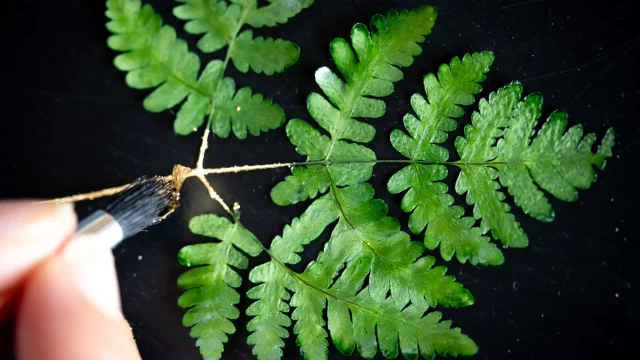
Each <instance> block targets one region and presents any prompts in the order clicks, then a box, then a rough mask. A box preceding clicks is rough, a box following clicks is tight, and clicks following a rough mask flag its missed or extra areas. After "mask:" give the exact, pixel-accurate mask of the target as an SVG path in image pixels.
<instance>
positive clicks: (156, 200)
mask: <svg viewBox="0 0 640 360" xmlns="http://www.w3.org/2000/svg"><path fill="white" fill-rule="evenodd" d="M177 203H178V191H177V190H176V189H175V187H174V185H173V183H172V182H171V181H170V180H167V179H166V178H163V177H160V176H154V177H147V176H145V177H141V178H139V179H137V180H136V181H134V182H133V183H131V184H130V185H129V186H127V188H125V189H124V190H122V191H121V192H120V193H118V194H117V195H116V197H115V198H114V199H113V201H111V202H110V203H109V204H108V205H107V206H106V207H105V208H104V210H97V211H95V212H93V213H92V214H91V215H89V216H88V217H87V218H85V219H84V220H82V221H80V222H79V223H78V229H77V230H76V233H75V236H78V235H93V236H97V237H99V241H101V242H108V243H109V244H110V246H111V248H114V247H116V246H117V245H118V244H120V242H121V241H122V240H124V239H126V238H129V237H131V236H133V235H135V234H137V233H139V232H140V231H142V230H144V229H146V228H147V227H149V226H152V225H155V224H157V223H159V222H160V221H161V220H162V219H164V217H166V216H167V215H168V214H169V213H171V212H172V211H173V209H174V208H175V207H176V206H177Z"/></svg>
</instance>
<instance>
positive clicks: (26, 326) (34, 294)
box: [16, 237, 140, 360]
mask: <svg viewBox="0 0 640 360" xmlns="http://www.w3.org/2000/svg"><path fill="white" fill-rule="evenodd" d="M16 320H17V324H16V355H17V358H18V359H19V360H36V359H49V360H62V359H64V360H86V359H96V360H111V359H113V360H134V359H140V355H139V354H138V350H137V349H136V345H135V342H134V339H133V336H132V334H131V328H130V327H129V325H128V323H127V322H126V320H125V319H124V317H123V316H122V313H121V308H120V295H119V291H118V281H117V276H116V272H115V267H114V259H113V255H112V254H111V249H110V248H108V247H106V246H105V245H101V244H100V243H99V242H98V241H97V240H96V239H94V238H91V237H81V238H78V239H74V240H73V241H72V242H71V243H70V244H69V245H68V246H67V247H66V248H65V249H64V250H63V251H62V252H61V253H60V254H59V255H58V256H56V257H53V258H51V259H50V260H48V261H47V262H46V263H44V264H43V265H42V266H41V267H40V268H38V269H37V270H36V271H35V273H34V274H33V275H32V277H31V279H30V280H28V282H27V284H26V288H25V291H24V293H23V298H22V301H21V303H20V307H19V309H18V315H17V319H16Z"/></svg>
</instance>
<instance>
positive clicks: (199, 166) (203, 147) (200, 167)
mask: <svg viewBox="0 0 640 360" xmlns="http://www.w3.org/2000/svg"><path fill="white" fill-rule="evenodd" d="M254 1H255V0H254ZM250 8H251V7H250V6H248V3H247V2H245V3H244V8H243V9H242V16H240V19H239V20H238V23H237V24H236V28H235V30H234V32H233V36H232V37H231V39H229V45H228V46H227V51H226V54H225V57H224V61H223V63H222V70H221V71H220V76H219V77H218V79H216V82H215V91H214V92H213V94H211V98H210V99H211V110H209V118H208V120H207V126H206V127H205V129H204V133H203V135H202V143H201V144H200V152H199V153H198V161H197V162H196V169H195V175H194V176H196V177H197V178H198V179H199V180H200V181H201V182H202V185H204V187H205V188H206V189H207V191H208V192H209V197H211V198H212V199H213V200H215V201H217V202H218V203H219V204H220V206H222V208H223V209H224V210H225V211H226V212H227V213H229V215H231V217H232V218H233V220H234V221H237V220H238V219H237V216H236V214H235V213H234V212H233V211H231V208H229V205H227V203H226V202H225V201H224V199H223V198H222V197H221V196H220V195H219V194H218V193H217V192H216V191H215V189H214V188H213V186H211V183H209V181H208V180H207V178H206V176H205V175H206V173H205V172H204V157H205V152H206V151H207V148H208V147H209V134H210V132H211V122H212V120H213V115H214V113H215V111H216V103H215V94H216V93H217V92H218V89H219V87H220V84H221V83H222V79H223V78H224V73H225V71H226V70H227V65H229V60H231V52H232V51H233V46H234V45H235V42H236V38H237V37H238V33H240V29H241V28H242V26H243V25H244V23H245V20H246V18H247V15H248V14H249V10H250Z"/></svg>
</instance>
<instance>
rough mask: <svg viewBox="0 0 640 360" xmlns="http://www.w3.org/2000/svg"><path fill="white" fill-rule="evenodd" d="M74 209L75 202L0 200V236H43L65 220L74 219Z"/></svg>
mask: <svg viewBox="0 0 640 360" xmlns="http://www.w3.org/2000/svg"><path fill="white" fill-rule="evenodd" d="M73 210H74V209H73V203H66V204H53V203H34V202H32V201H24V200H16V201H3V202H0V236H2V237H7V236H11V235H13V234H19V235H20V237H21V238H31V237H38V236H41V235H42V234H43V233H47V232H51V231H52V229H56V228H58V227H59V226H60V223H62V222H64V221H65V220H67V221H68V220H69V219H70V218H71V219H73V218H74V217H75V214H74V211H73Z"/></svg>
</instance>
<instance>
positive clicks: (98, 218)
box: [75, 210, 124, 247]
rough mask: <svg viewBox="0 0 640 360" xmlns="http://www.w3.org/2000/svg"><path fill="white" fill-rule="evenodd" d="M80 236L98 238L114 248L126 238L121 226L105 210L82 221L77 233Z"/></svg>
mask: <svg viewBox="0 0 640 360" xmlns="http://www.w3.org/2000/svg"><path fill="white" fill-rule="evenodd" d="M78 235H92V236H97V237H99V238H100V239H101V241H105V242H107V241H108V242H109V243H110V244H111V246H112V247H113V246H115V245H117V244H118V243H120V241H122V238H123V237H124V233H123V232H122V227H121V226H120V224H118V222H117V221H116V219H115V218H114V217H113V216H111V215H110V214H109V213H108V212H106V211H104V210H98V211H96V212H94V213H93V214H91V215H89V216H88V217H87V218H86V219H84V220H82V221H81V222H80V223H79V224H78V230H77V231H76V233H75V236H78Z"/></svg>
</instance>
